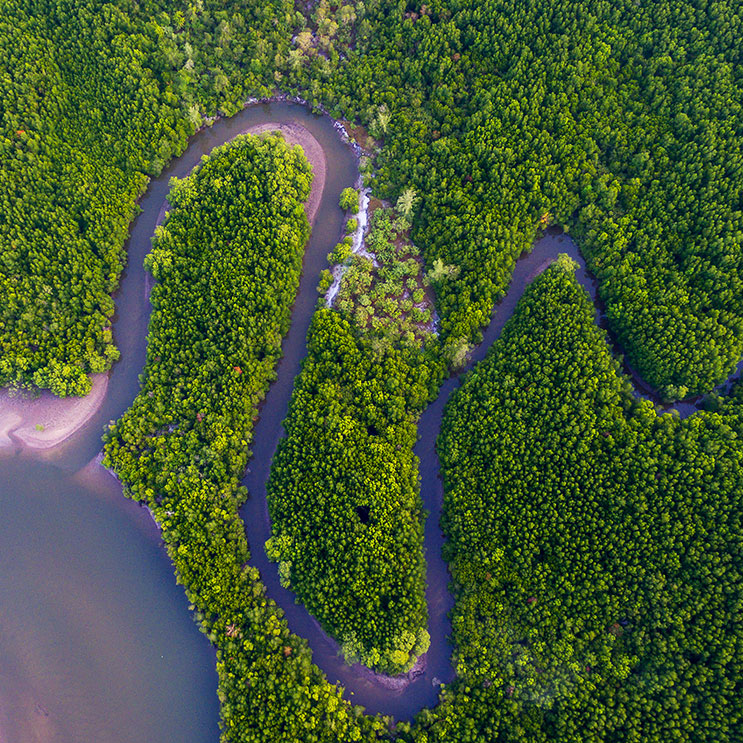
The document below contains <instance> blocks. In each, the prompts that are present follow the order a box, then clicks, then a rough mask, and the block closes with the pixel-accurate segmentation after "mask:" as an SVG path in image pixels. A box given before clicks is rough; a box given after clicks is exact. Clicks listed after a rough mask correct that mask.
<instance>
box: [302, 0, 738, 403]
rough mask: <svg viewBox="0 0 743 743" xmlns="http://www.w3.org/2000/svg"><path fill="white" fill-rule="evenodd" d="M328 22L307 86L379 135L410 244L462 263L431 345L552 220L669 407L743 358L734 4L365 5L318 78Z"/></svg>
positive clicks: (462, 1) (440, 285)
mask: <svg viewBox="0 0 743 743" xmlns="http://www.w3.org/2000/svg"><path fill="white" fill-rule="evenodd" d="M347 12H348V11H347V10H345V9H344V6H343V5H341V6H340V7H338V9H337V12H336V15H335V16H334V18H335V27H337V28H338V29H341V28H343V24H342V21H341V20H340V18H339V16H341V15H345V14H347ZM331 15H332V14H331ZM328 16H329V11H328V7H327V6H323V5H322V4H321V5H320V7H319V8H318V10H317V11H316V19H317V23H318V29H317V31H316V32H315V35H314V39H315V43H314V45H313V46H309V47H307V50H306V54H305V57H306V64H307V65H309V68H308V69H311V71H312V72H311V74H312V76H313V79H312V81H311V83H310V89H311V91H312V92H314V93H315V94H316V95H317V96H318V97H320V98H322V99H324V100H325V99H329V100H332V101H333V102H336V103H337V107H338V109H339V110H342V111H343V112H344V113H345V115H347V116H349V117H351V118H357V117H358V118H359V119H360V120H361V121H362V122H363V123H365V124H367V125H368V127H369V131H370V133H371V134H372V135H373V136H375V137H377V138H379V139H382V140H383V141H384V147H383V148H382V150H381V152H380V153H379V156H378V158H377V165H378V178H377V179H376V180H375V184H376V185H375V189H376V190H377V192H378V195H381V196H384V197H387V198H397V197H398V195H400V194H401V193H402V192H403V190H404V189H406V188H413V189H414V190H415V192H416V193H418V194H419V195H420V196H421V198H420V202H419V204H418V205H417V207H416V209H415V213H416V219H415V220H414V222H413V223H414V225H415V227H414V231H413V239H414V242H415V243H416V244H418V245H421V246H423V248H424V254H425V257H426V262H427V263H428V265H429V266H431V265H433V262H434V260H435V259H441V260H442V261H443V264H444V265H451V266H456V267H457V268H459V269H460V273H459V275H458V277H457V279H456V280H452V279H450V278H443V279H442V280H440V281H438V282H437V283H436V284H435V286H436V290H437V295H438V306H437V310H438V312H439V314H440V316H441V330H442V333H443V335H444V337H445V338H447V339H449V340H450V342H452V343H453V342H455V341H456V340H457V339H459V338H466V339H468V340H470V339H472V338H473V337H476V335H477V333H476V331H477V329H478V328H479V327H480V326H482V325H483V324H484V323H485V322H486V321H487V318H488V317H489V314H490V309H491V307H492V306H493V303H494V301H495V300H496V299H497V298H498V297H499V296H500V295H501V293H502V292H503V291H504V289H505V287H506V286H507V283H508V279H509V276H510V274H511V270H512V266H513V263H514V259H515V258H516V257H517V256H518V255H519V253H520V252H521V251H522V250H524V249H527V248H528V246H529V245H530V243H531V241H532V239H533V236H534V230H535V227H536V226H537V225H538V224H539V223H540V222H542V221H549V220H552V221H555V222H557V223H559V224H563V225H569V226H571V228H572V229H573V230H574V231H575V232H576V233H577V234H578V235H579V237H580V241H581V243H582V246H583V248H584V250H585V252H586V254H587V256H588V258H589V262H590V266H591V268H592V270H593V271H594V272H595V273H596V274H597V275H598V276H599V278H600V279H601V280H602V284H601V287H602V289H601V291H602V296H603V298H604V299H605V300H606V303H607V311H608V316H609V320H610V323H611V326H612V329H613V331H614V332H615V333H616V335H617V336H618V338H619V340H620V342H621V343H622V345H623V346H624V347H625V349H626V351H627V355H628V358H629V359H630V361H631V362H632V363H633V365H635V366H636V367H637V368H638V369H639V371H640V373H641V374H642V375H643V377H645V378H646V379H647V380H648V381H649V382H651V383H652V384H653V385H656V386H659V387H664V388H666V389H665V390H664V392H665V393H666V394H667V395H669V396H672V397H673V396H682V395H683V394H686V393H687V392H696V391H699V390H706V389H709V388H710V387H711V386H712V384H713V383H714V382H717V381H720V380H721V379H723V378H724V377H725V376H726V375H727V374H728V373H729V371H730V370H731V369H732V366H733V364H734V363H735V362H736V361H737V360H738V358H739V357H740V356H741V352H742V351H743V327H742V325H741V318H742V317H743V307H742V306H741V297H742V296H743V292H741V290H740V281H741V260H742V257H741V250H740V242H741V238H742V237H743V212H742V211H741V187H742V185H741V184H743V178H741V173H742V172H743V170H742V168H743V153H742V152H741V144H740V143H741V140H742V135H743V109H742V108H741V105H742V103H743V85H741V54H742V53H743V52H741V45H740V44H739V42H738V39H739V36H740V30H741V28H743V8H741V5H740V3H737V2H733V1H732V0H725V1H723V2H720V3H707V2H691V1H690V0H670V2H667V3H665V4H664V5H663V7H662V8H661V9H659V8H658V7H657V5H656V4H640V5H639V6H638V4H637V3H636V2H635V1H634V0H610V1H609V2H596V1H595V0H578V1H577V2H576V0H556V1H552V0H550V1H549V2H547V1H546V0H540V1H539V2H531V3H528V4H524V3H522V2H518V1H517V0H505V1H504V2H493V1H489V0H488V1H486V2H482V0H455V1H453V2H446V3H442V2H426V3H425V4H415V3H414V4H410V3H408V4H407V5H400V4H399V3H397V2H391V0H371V1H370V2H365V3H364V12H363V14H362V15H359V19H358V21H357V22H356V25H355V31H354V35H353V49H352V50H351V51H350V52H349V53H348V59H347V61H345V62H342V63H340V64H339V66H338V69H337V71H334V72H333V73H332V74H331V73H328V72H326V68H327V67H328V66H329V65H328V63H327V60H325V59H324V58H323V57H322V56H321V54H320V52H321V51H323V50H326V49H327V48H328V44H329V43H330V44H331V46H332V45H335V46H336V47H337V45H338V41H337V40H336V41H334V40H333V38H332V36H329V35H328V28H331V29H332V28H333V26H332V25H331V24H330V22H329V20H328ZM331 20H332V19H331ZM323 30H324V31H325V33H323ZM339 33H340V31H339ZM326 53H327V52H326ZM331 58H332V52H331ZM323 74H325V75H329V80H330V81H329V82H328V83H327V84H326V85H324V86H321V84H320V83H319V82H318V80H322V75H323Z"/></svg>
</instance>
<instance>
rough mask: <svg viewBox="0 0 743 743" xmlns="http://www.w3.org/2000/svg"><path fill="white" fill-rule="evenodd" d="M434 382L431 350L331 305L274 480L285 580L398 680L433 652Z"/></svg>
mask: <svg viewBox="0 0 743 743" xmlns="http://www.w3.org/2000/svg"><path fill="white" fill-rule="evenodd" d="M431 386H433V385H432V380H431V374H430V371H429V368H428V366H427V364H426V363H425V361H424V357H423V356H422V354H420V353H418V352H416V351H413V350H409V349H401V348H398V347H396V346H393V345H391V344H389V343H382V342H379V343H374V340H373V339H372V340H370V339H367V338H363V337H360V336H359V334H358V332H357V331H355V329H354V328H353V327H352V326H351V324H350V323H349V322H348V321H347V320H345V319H344V318H342V317H340V316H339V315H338V314H337V313H336V312H334V311H332V310H327V309H323V310H320V311H319V312H318V313H317V314H316V315H315V317H314V319H313V323H312V326H311V328H310V333H309V339H308V349H307V357H306V359H305V361H304V365H303V367H302V371H301V373H300V375H299V377H298V379H297V381H296V384H295V388H294V394H293V397H292V402H291V408H290V411H289V416H288V418H287V420H286V422H285V424H284V425H285V428H286V433H287V435H286V438H285V439H283V440H282V441H281V442H280V443H279V447H278V450H277V452H276V456H275V457H274V460H273V465H272V469H271V478H270V480H269V483H268V505H269V511H270V514H271V525H272V531H273V536H272V537H271V539H270V540H269V543H268V545H267V547H268V553H269V556H270V557H271V559H273V560H276V561H278V562H279V570H280V575H281V577H282V581H283V582H285V584H286V585H289V586H291V588H292V589H293V590H294V591H295V592H296V593H297V595H298V596H299V597H300V598H301V599H302V601H303V602H304V604H305V605H306V606H307V608H308V610H309V611H310V612H311V613H312V614H313V615H314V616H316V617H317V618H318V619H319V620H320V622H321V623H322V625H323V626H324V627H325V628H326V629H327V630H328V631H329V632H330V633H331V634H333V635H334V636H335V637H336V638H338V640H339V641H340V642H341V644H342V650H343V652H344V654H345V656H346V658H347V659H348V660H360V661H361V662H363V663H365V664H366V665H368V666H371V667H372V668H375V669H378V670H380V671H384V672H387V673H399V672H401V671H404V670H407V669H409V668H410V667H411V666H412V665H413V663H414V662H415V660H416V658H417V657H418V656H419V655H420V654H421V653H422V652H425V651H426V650H427V649H428V632H427V631H426V621H427V609H426V602H425V596H424V588H425V575H426V571H425V563H424V560H423V551H422V547H423V524H422V516H423V514H422V506H421V501H420V495H419V492H418V491H419V488H418V459H417V457H415V455H414V454H413V445H414V444H415V439H416V425H415V423H416V419H417V416H418V415H419V414H420V411H421V409H422V407H423V405H424V404H425V402H426V401H427V400H428V398H429V395H430V393H431Z"/></svg>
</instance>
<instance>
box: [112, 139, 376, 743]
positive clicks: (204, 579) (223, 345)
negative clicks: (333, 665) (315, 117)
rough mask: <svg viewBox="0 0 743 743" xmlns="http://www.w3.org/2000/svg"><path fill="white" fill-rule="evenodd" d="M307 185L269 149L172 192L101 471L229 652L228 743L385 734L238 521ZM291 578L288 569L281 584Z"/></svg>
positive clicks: (300, 235)
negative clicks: (126, 399)
mask: <svg viewBox="0 0 743 743" xmlns="http://www.w3.org/2000/svg"><path fill="white" fill-rule="evenodd" d="M311 178H312V176H311V171H310V167H309V164H308V163H307V161H306V159H305V158H304V156H303V154H302V153H301V151H300V150H299V149H298V148H290V147H288V146H287V145H286V144H285V143H284V141H283V140H282V139H281V138H280V137H276V136H273V135H270V136H266V137H263V138H260V139H259V138H255V137H241V138H239V139H237V140H235V141H234V142H233V143H231V144H228V145H225V146H224V147H221V148H219V149H217V150H215V151H214V153H213V154H212V155H211V156H210V157H209V158H208V159H207V160H206V161H205V162H203V163H202V165H201V166H200V168H199V169H198V170H197V171H196V172H195V173H194V174H193V175H191V176H189V178H188V179H187V180H186V181H180V182H178V183H175V184H174V188H173V191H172V193H171V196H170V200H171V204H172V206H173V209H172V211H171V213H170V217H169V218H168V221H167V223H166V225H165V226H164V227H163V229H162V230H160V231H159V232H158V235H157V237H156V238H155V241H154V246H153V252H152V254H151V255H150V257H149V258H148V265H149V266H151V267H152V269H153V270H154V271H155V272H156V273H157V275H158V276H159V283H158V284H156V285H155V287H154V289H153V291H152V298H151V301H152V304H153V314H152V320H151V324H150V332H149V336H148V344H147V365H146V369H145V374H144V382H143V386H142V391H141V392H140V394H139V395H138V397H137V399H136V400H135V401H134V404H133V405H132V407H131V408H130V409H129V410H128V411H127V413H125V415H124V416H123V417H122V418H121V419H120V420H119V421H118V422H117V423H116V424H115V425H114V426H113V427H112V428H111V430H110V431H109V432H108V433H107V435H106V445H105V452H106V458H105V460H104V461H105V464H106V465H107V466H110V467H112V468H113V469H114V471H115V472H116V473H117V475H118V476H119V477H120V478H121V479H122V481H123V482H124V484H125V488H126V493H127V495H129V496H130V497H132V498H135V499H136V500H138V501H140V502H142V503H145V504H146V505H147V506H148V507H149V508H150V510H151V511H152V513H153V515H154V517H155V519H156V520H157V522H158V523H159V524H160V526H161V528H162V536H163V540H164V542H165V545H166V547H167V549H168V552H169V554H170V556H171V558H172V559H173V562H174V563H175V568H176V574H177V577H178V580H179V582H180V583H182V584H183V586H184V587H185V589H186V594H187V596H188V599H189V601H190V602H191V603H192V604H193V605H194V606H195V607H196V609H197V619H198V621H199V622H200V625H201V628H202V630H203V631H204V632H205V633H206V634H207V635H208V636H209V638H210V639H211V641H212V642H213V643H214V644H215V645H216V646H217V670H218V672H219V680H220V686H219V695H220V699H221V701H222V720H221V723H222V727H223V735H222V740H223V741H224V742H225V743H227V742H228V741H229V742H230V743H233V742H235V743H237V741H240V742H241V743H242V742H243V741H256V742H257V741H265V740H267V739H274V738H267V737H266V735H267V731H269V730H278V729H280V730H281V731H282V733H281V735H278V734H277V737H276V738H275V740H279V739H281V740H303V741H327V743H337V741H338V740H339V739H341V740H358V739H360V738H361V737H362V730H368V729H371V728H373V727H375V726H376V725H377V723H376V722H375V721H374V720H372V719H366V720H357V719H356V718H357V716H356V713H355V712H354V710H353V709H352V708H351V707H350V706H349V705H348V704H347V703H345V702H343V701H342V700H341V698H340V694H339V691H338V689H336V688H335V687H334V686H331V685H330V684H328V683H327V681H326V680H325V679H324V678H323V676H322V675H321V673H320V672H319V671H318V669H317V668H316V667H315V666H313V665H312V663H311V660H310V652H309V649H308V648H307V645H306V643H305V642H304V641H303V640H301V639H299V638H297V637H295V636H293V635H291V634H290V632H289V631H288V629H287V626H286V623H285V622H284V621H283V620H282V619H281V612H280V610H278V609H277V607H276V606H275V605H274V604H273V603H272V602H271V601H269V600H268V599H267V598H266V596H265V593H264V589H263V586H262V585H261V583H260V580H259V576H258V572H257V571H256V570H255V569H253V568H250V567H249V566H248V561H249V552H248V545H247V543H246V540H245V531H244V528H243V524H242V522H241V520H240V517H239V515H238V510H237V509H238V505H239V503H240V502H241V501H242V500H243V499H244V498H245V496H246V493H245V492H244V489H242V488H241V487H240V486H239V480H240V477H241V475H242V472H243V471H244V469H245V465H246V463H247V460H248V457H249V456H250V450H249V448H248V446H249V442H250V438H251V431H252V427H253V423H252V421H253V420H254V418H255V416H256V414H257V408H258V404H259V403H260V401H261V399H262V398H263V396H264V394H265V392H266V389H267V387H268V384H269V382H270V381H271V379H272V378H273V376H274V367H275V365H276V362H277V361H278V359H279V356H280V354H281V345H280V344H281V338H282V336H283V334H284V333H285V332H286V330H287V328H288V325H289V317H290V312H291V306H292V303H293V301H294V296H295V293H296V290H297V286H298V283H299V274H300V270H301V265H302V254H303V250H304V246H305V243H306V241H307V239H308V236H309V225H308V222H307V218H306V216H305V213H304V209H303V206H302V202H303V201H304V200H305V199H306V198H307V195H308V194H309V189H310V182H311ZM166 254H167V260H164V259H163V256H164V255H166ZM290 572H291V566H290V565H289V564H288V563H285V564H282V566H281V576H282V580H286V579H287V578H288V575H289V574H290ZM248 679H249V680H250V689H251V691H250V693H248V694H246V693H245V688H246V681H247V680H248Z"/></svg>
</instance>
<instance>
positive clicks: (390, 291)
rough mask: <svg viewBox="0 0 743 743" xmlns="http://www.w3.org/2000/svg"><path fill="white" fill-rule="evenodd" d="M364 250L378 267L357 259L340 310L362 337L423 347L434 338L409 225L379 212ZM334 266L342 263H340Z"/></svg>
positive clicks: (384, 211) (346, 281)
mask: <svg viewBox="0 0 743 743" xmlns="http://www.w3.org/2000/svg"><path fill="white" fill-rule="evenodd" d="M366 249H367V250H368V251H369V252H370V253H372V254H373V255H374V256H375V258H376V259H377V261H378V263H379V266H377V267H375V266H374V264H373V262H372V261H371V260H369V259H368V258H366V257H361V256H357V257H355V258H354V259H353V261H352V262H351V266H350V268H349V269H348V270H347V271H346V273H345V274H344V276H343V279H342V281H341V285H340V290H339V293H338V297H339V298H338V301H337V304H336V306H337V307H338V309H340V310H341V312H343V313H344V315H345V316H346V317H347V318H348V319H349V320H353V321H354V324H355V325H356V326H357V328H358V329H359V330H360V331H362V332H370V333H371V334H372V335H384V336H385V337H387V338H389V339H391V340H394V341H396V342H402V343H403V344H407V345H415V346H420V345H421V344H422V343H424V342H425V341H426V340H427V339H430V337H431V326H430V322H431V319H432V307H431V305H430V302H429V301H428V299H427V298H426V295H425V292H424V290H423V281H424V279H423V276H422V270H421V263H420V261H418V260H416V259H415V258H414V257H413V256H414V255H415V254H416V251H415V249H414V248H413V246H412V245H410V242H409V240H408V236H407V226H406V225H405V224H404V223H402V224H401V222H400V220H395V219H393V217H392V212H391V211H390V210H388V209H377V210H376V211H375V212H374V214H373V216H372V219H371V229H370V231H369V234H368V235H367V238H366ZM336 262H341V261H340V260H337V258H336ZM414 297H418V299H414ZM416 305H417V306H416ZM361 308H365V311H359V310H360V309H361Z"/></svg>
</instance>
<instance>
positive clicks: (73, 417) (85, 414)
mask: <svg viewBox="0 0 743 743" xmlns="http://www.w3.org/2000/svg"><path fill="white" fill-rule="evenodd" d="M265 132H279V133H281V135H282V136H283V137H284V140H285V141H286V143H287V144H289V145H299V146H300V147H301V148H302V150H303V151H304V154H305V157H306V158H307V161H308V162H309V164H310V167H311V168H312V172H313V179H312V186H311V189H310V194H309V196H308V197H307V201H306V202H305V207H304V208H305V214H306V215H307V220H308V221H309V223H310V225H311V226H312V225H314V224H315V220H316V218H317V213H318V211H319V209H320V201H321V199H322V194H323V190H324V188H325V180H326V174H327V167H328V166H327V160H326V158H325V152H324V150H323V148H322V146H321V145H320V143H319V142H318V141H317V139H315V137H314V136H313V135H312V134H311V133H310V131H309V130H308V129H306V128H305V127H303V126H301V125H300V124H284V123H280V122H276V123H273V122H269V123H267V124H257V125H253V126H249V127H247V128H246V129H244V130H243V131H241V132H239V133H238V134H236V135H235V137H238V136H240V135H242V134H252V135H256V136H257V135H260V134H263V133H265ZM235 137H232V138H231V139H230V140H228V141H232V139H235ZM167 210H168V202H167V199H166V200H165V201H164V202H163V204H162V207H161V208H160V212H159V215H158V220H157V223H158V224H161V223H162V222H163V221H164V219H165V214H166V212H167ZM154 281H155V280H154V278H152V276H151V275H150V274H149V273H146V275H145V286H144V293H145V299H146V301H149V295H150V291H151V290H152V286H153V285H154ZM108 378H109V372H108V371H106V372H101V373H99V374H92V375H91V382H92V387H91V390H90V392H89V393H88V394H87V395H85V397H56V396H54V395H53V394H52V393H51V392H50V391H49V390H46V389H44V390H38V389H33V390H29V391H26V390H19V391H18V392H15V391H13V390H12V389H11V388H8V387H5V388H1V389H0V453H5V452H15V451H18V450H30V451H36V452H46V451H48V450H50V449H53V448H54V447H56V446H59V445H60V444H63V443H64V442H65V441H67V439H69V438H70V437H71V436H73V435H74V434H75V433H76V432H77V431H78V430H80V429H81V428H82V427H83V426H84V425H85V424H86V423H87V422H88V421H89V420H91V418H93V416H95V415H96V414H97V413H98V412H99V410H100V409H101V407H102V405H103V402H104V400H105V399H106V392H107V389H108ZM37 393H38V394H37Z"/></svg>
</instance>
